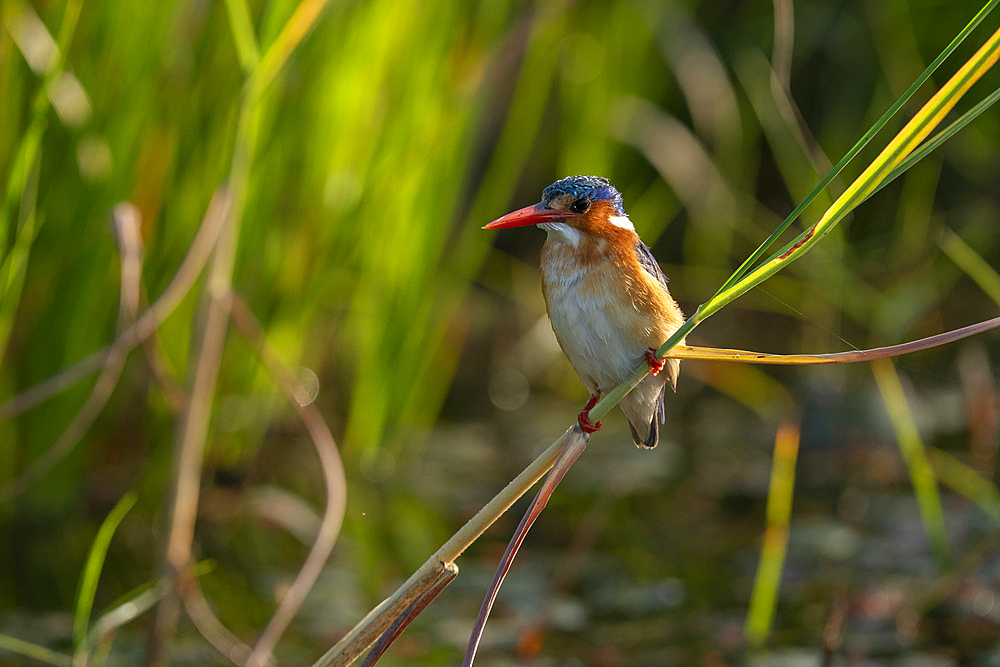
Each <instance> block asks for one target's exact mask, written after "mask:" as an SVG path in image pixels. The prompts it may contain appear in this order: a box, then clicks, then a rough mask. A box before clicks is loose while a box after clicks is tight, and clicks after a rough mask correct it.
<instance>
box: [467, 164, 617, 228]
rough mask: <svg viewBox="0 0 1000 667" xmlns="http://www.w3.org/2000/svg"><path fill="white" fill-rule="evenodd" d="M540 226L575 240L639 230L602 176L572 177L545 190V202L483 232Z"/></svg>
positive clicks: (510, 214) (543, 193) (515, 212)
mask: <svg viewBox="0 0 1000 667" xmlns="http://www.w3.org/2000/svg"><path fill="white" fill-rule="evenodd" d="M527 225H538V226H539V227H541V228H542V229H544V230H545V231H547V232H549V234H550V237H551V236H552V235H555V236H556V237H562V238H563V239H565V240H569V241H575V240H576V239H578V238H579V235H580V234H585V235H588V236H592V237H607V236H611V235H617V234H621V233H622V230H628V231H629V232H631V233H633V234H634V233H635V227H633V226H632V222H631V221H630V220H629V219H628V214H626V213H625V209H624V208H623V207H622V196H621V194H620V193H619V192H618V190H616V189H615V186H613V185H611V182H610V181H609V180H608V179H606V178H602V177H600V176H568V177H566V178H563V179H561V180H558V181H556V182H555V183H553V184H552V185H550V186H549V187H547V188H545V190H543V191H542V201H540V202H538V203H537V204H535V205H534V206H526V207H525V208H522V209H519V210H517V211H514V212H513V213H508V214H507V215H505V216H503V217H502V218H497V219H496V220H494V221H493V222H491V223H489V224H488V225H485V226H484V227H483V229H506V228H508V227H525V226H527Z"/></svg>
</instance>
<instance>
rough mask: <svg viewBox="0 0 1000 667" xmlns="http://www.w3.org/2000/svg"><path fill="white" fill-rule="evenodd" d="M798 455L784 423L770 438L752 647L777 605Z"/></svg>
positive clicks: (794, 436)
mask: <svg viewBox="0 0 1000 667" xmlns="http://www.w3.org/2000/svg"><path fill="white" fill-rule="evenodd" d="M798 453H799V429H798V427H797V426H795V425H794V424H792V423H791V422H785V423H784V424H782V425H781V427H780V428H779V429H778V433H777V435H776V436H775V439H774V462H773V464H772V465H771V481H770V485H769V486H768V492H767V526H766V528H765V529H764V543H763V545H762V546H761V550H760V563H759V565H758V566H757V575H756V577H755V578H754V584H753V593H752V594H751V596H750V609H749V610H748V612H747V621H746V629H745V632H746V636H747V639H749V640H750V643H751V644H754V645H760V644H761V643H763V641H764V640H765V639H766V638H767V635H768V634H769V633H770V631H771V625H772V623H773V621H774V612H775V609H776V608H777V606H778V589H779V587H780V585H781V571H782V569H783V567H784V564H785V555H786V553H787V551H788V534H789V527H788V524H789V521H790V520H791V516H792V496H793V493H794V491H795V462H796V460H797V459H798Z"/></svg>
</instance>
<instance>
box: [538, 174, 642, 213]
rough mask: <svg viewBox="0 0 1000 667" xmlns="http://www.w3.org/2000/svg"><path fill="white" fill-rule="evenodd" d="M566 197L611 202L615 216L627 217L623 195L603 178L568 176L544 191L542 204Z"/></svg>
mask: <svg viewBox="0 0 1000 667" xmlns="http://www.w3.org/2000/svg"><path fill="white" fill-rule="evenodd" d="M565 196H569V197H571V198H573V199H578V198H581V197H585V198H587V199H589V200H590V201H595V202H596V201H607V202H611V205H612V207H614V211H615V215H627V213H625V207H624V206H623V205H622V195H621V193H620V192H618V190H616V189H615V186H613V185H611V181H609V180H608V179H606V178H604V177H603V176H567V177H566V178H563V179H560V180H558V181H556V182H555V183H553V184H552V185H550V186H549V187H547V188H545V189H544V190H542V204H548V203H549V202H551V201H552V200H553V199H556V198H557V197H565Z"/></svg>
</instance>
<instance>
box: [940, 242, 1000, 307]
mask: <svg viewBox="0 0 1000 667" xmlns="http://www.w3.org/2000/svg"><path fill="white" fill-rule="evenodd" d="M941 249H942V250H944V252H945V254H947V255H948V257H950V258H951V261H953V262H955V264H957V265H958V267H959V268H960V269H962V270H963V271H965V273H966V274H967V275H968V276H969V277H970V278H972V279H973V280H974V281H976V284H977V285H979V287H980V288H982V290H983V291H984V292H986V294H987V296H989V297H990V298H991V299H993V301H994V302H996V304H997V305H998V306H1000V273H997V270H996V269H994V268H993V267H992V266H990V265H989V263H988V262H987V261H986V260H985V259H983V258H982V257H981V256H980V255H979V254H978V253H977V252H976V251H975V250H973V249H972V247H971V246H970V245H969V244H968V243H966V242H965V241H963V240H962V237H960V236H959V235H958V234H956V233H955V232H953V231H951V230H947V229H946V230H945V232H944V238H942V239H941Z"/></svg>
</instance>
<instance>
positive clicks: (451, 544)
mask: <svg viewBox="0 0 1000 667" xmlns="http://www.w3.org/2000/svg"><path fill="white" fill-rule="evenodd" d="M574 430H577V431H578V428H577V427H576V426H573V427H571V428H569V429H567V430H566V432H565V433H563V434H562V435H561V436H560V437H559V439H557V440H556V441H555V442H554V443H552V444H551V445H549V447H548V449H546V450H545V451H544V452H542V454H541V455H539V456H538V457H537V458H536V459H535V460H534V461H532V462H531V463H530V464H529V465H528V467H526V468H525V469H524V470H523V471H521V474H519V475H518V476H517V477H515V478H514V479H513V480H511V482H510V483H509V484H508V485H507V486H506V487H504V489H503V491H501V492H500V493H498V494H497V495H496V496H494V497H493V499H492V500H490V501H489V502H488V503H487V504H486V505H485V506H484V507H483V508H482V509H481V510H479V512H477V513H476V515H475V516H474V517H472V518H471V519H470V520H469V521H467V522H466V523H465V525H464V526H462V527H461V528H459V530H458V532H456V533H455V534H454V535H452V536H451V538H450V539H449V540H448V541H447V542H445V543H444V544H443V545H442V546H441V548H440V549H438V550H437V551H436V552H435V553H434V555H432V556H431V557H430V558H428V559H427V561H426V562H425V563H424V564H423V565H421V566H420V568H419V569H417V571H416V572H414V573H413V574H412V575H411V576H410V578H409V579H407V580H406V581H405V582H404V583H403V585H402V586H400V587H399V588H398V589H396V591H395V592H394V593H393V594H392V595H390V596H389V597H388V598H386V599H385V600H383V601H382V602H381V603H380V604H379V605H378V606H377V607H375V608H374V609H372V610H371V611H370V612H369V613H368V615H367V616H365V617H364V618H363V619H361V621H360V622H359V623H358V624H357V625H355V626H354V628H353V629H351V631H350V632H348V633H347V634H346V635H344V637H343V638H342V639H341V640H340V641H339V642H337V644H336V645H334V646H333V648H331V649H330V650H329V651H327V652H326V653H325V654H323V656H322V657H321V658H320V659H319V660H317V661H316V662H315V664H314V667H323V666H325V665H336V666H343V665H349V664H351V663H352V662H354V660H355V659H357V657H358V656H360V655H361V654H362V653H364V652H365V650H366V649H367V648H368V647H369V646H371V645H372V644H373V643H374V642H375V641H376V639H378V637H379V635H381V634H382V633H383V632H384V631H385V630H386V628H388V627H389V626H390V625H391V624H392V622H393V621H394V620H395V618H396V617H397V616H399V615H400V614H401V613H402V612H403V611H404V610H405V609H406V608H407V607H408V606H409V605H410V603H411V602H413V600H415V599H416V598H418V597H419V596H420V595H421V594H422V593H423V591H424V590H426V589H427V588H428V587H429V586H431V585H432V584H433V583H434V581H435V580H436V579H437V577H438V576H439V574H438V573H439V572H440V570H441V568H442V567H444V565H443V564H444V563H451V562H454V561H455V560H456V559H457V558H458V557H459V556H460V555H461V554H462V552H463V551H465V550H466V549H467V548H468V547H469V545H470V544H472V543H473V542H475V541H476V539H478V538H479V536H480V535H482V534H483V533H484V532H485V531H486V529H487V528H489V527H490V526H491V525H492V524H493V523H494V522H495V521H496V520H497V519H498V518H500V516H501V515H502V514H503V513H504V512H506V511H507V509H509V508H510V506H511V505H513V504H514V502H515V501H517V499H518V498H520V497H521V496H523V495H524V494H525V493H527V492H528V490H529V489H531V487H532V486H534V485H535V483H536V482H537V481H538V480H540V479H541V478H542V476H543V475H545V473H546V472H548V471H549V469H550V468H551V467H552V466H553V464H554V463H555V462H556V458H558V456H559V453H560V452H561V451H562V448H563V445H564V444H565V443H566V441H567V440H568V439H569V437H570V435H571V434H572V433H573V432H574Z"/></svg>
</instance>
